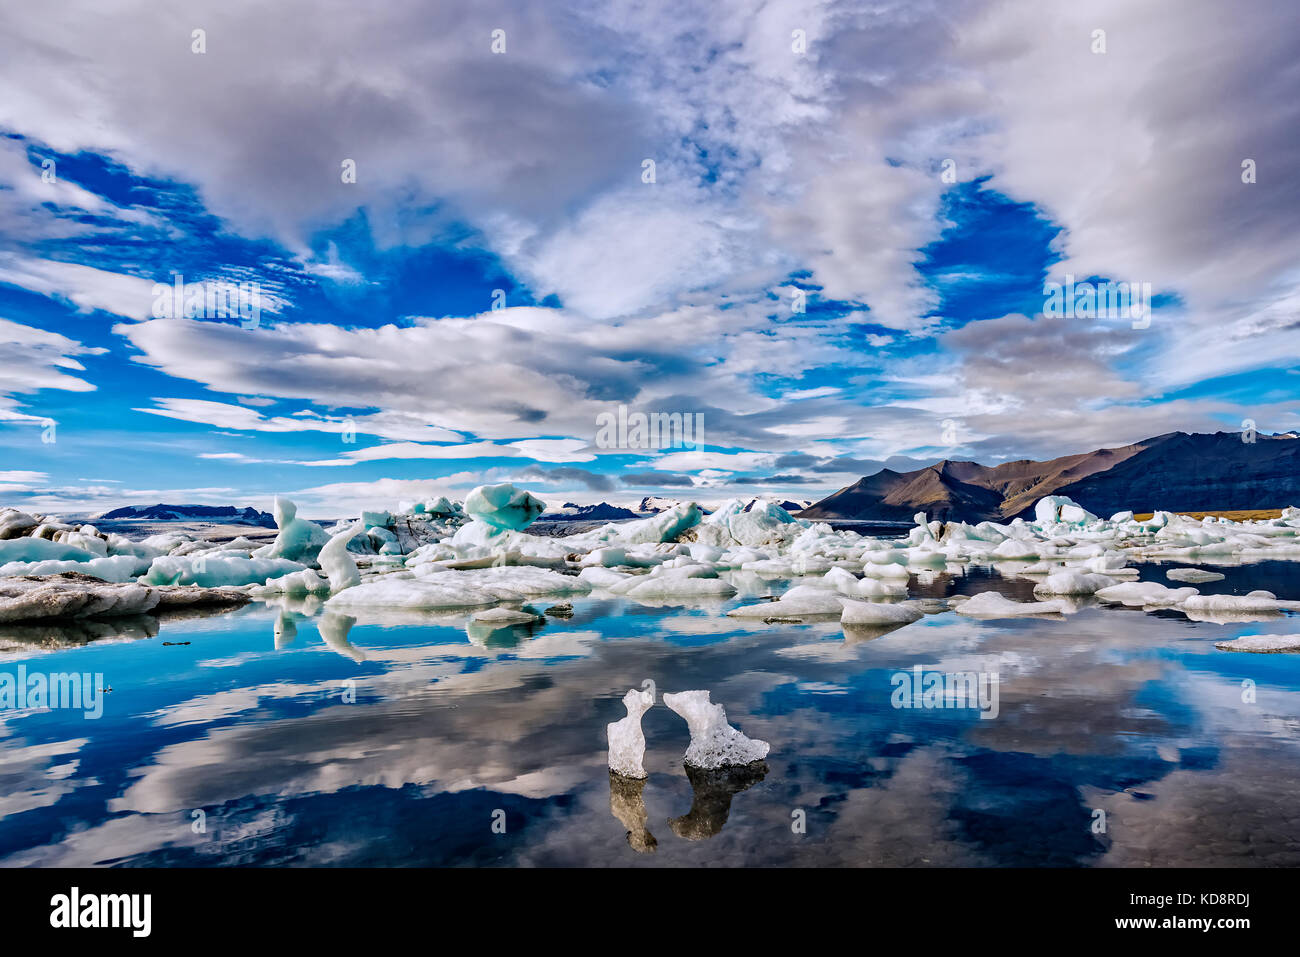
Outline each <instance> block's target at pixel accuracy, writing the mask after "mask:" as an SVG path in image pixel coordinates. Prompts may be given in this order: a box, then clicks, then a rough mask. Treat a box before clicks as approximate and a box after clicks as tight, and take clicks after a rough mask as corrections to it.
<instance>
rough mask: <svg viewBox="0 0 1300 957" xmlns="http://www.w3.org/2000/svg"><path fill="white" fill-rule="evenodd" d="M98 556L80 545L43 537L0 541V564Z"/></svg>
mask: <svg viewBox="0 0 1300 957" xmlns="http://www.w3.org/2000/svg"><path fill="white" fill-rule="evenodd" d="M97 557H99V556H97V555H95V553H93V552H91V551H88V550H87V549H85V548H81V547H80V546H77V545H73V544H69V543H65V542H51V541H49V540H48V539H44V538H11V539H9V540H8V541H0V565H7V564H8V563H9V562H88V561H90V560H91V559H92V558H97Z"/></svg>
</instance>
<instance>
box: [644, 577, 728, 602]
mask: <svg viewBox="0 0 1300 957" xmlns="http://www.w3.org/2000/svg"><path fill="white" fill-rule="evenodd" d="M620 591H621V593H622V594H624V595H626V596H627V597H628V598H730V597H731V596H732V595H734V594H736V586H735V585H733V584H731V582H729V581H725V580H723V579H721V578H716V577H715V578H707V577H703V576H693V577H686V576H678V575H646V576H641V581H639V582H637V583H636V584H634V585H633V586H632V587H631V588H625V589H620Z"/></svg>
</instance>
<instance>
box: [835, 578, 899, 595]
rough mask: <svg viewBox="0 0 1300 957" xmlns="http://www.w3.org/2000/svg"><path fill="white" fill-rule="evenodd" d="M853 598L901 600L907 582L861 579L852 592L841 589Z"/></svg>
mask: <svg viewBox="0 0 1300 957" xmlns="http://www.w3.org/2000/svg"><path fill="white" fill-rule="evenodd" d="M841 590H842V591H844V593H845V594H846V595H852V596H853V597H855V598H902V597H904V596H905V595H906V594H907V582H906V581H899V580H897V579H877V578H863V579H860V580H858V581H857V583H856V586H855V587H854V588H853V590H852V591H848V590H845V589H841Z"/></svg>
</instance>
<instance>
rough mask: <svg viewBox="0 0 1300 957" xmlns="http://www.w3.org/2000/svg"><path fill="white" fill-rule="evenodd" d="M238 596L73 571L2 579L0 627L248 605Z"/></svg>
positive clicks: (204, 589) (215, 590) (238, 593)
mask: <svg viewBox="0 0 1300 957" xmlns="http://www.w3.org/2000/svg"><path fill="white" fill-rule="evenodd" d="M248 600H249V599H248V596H247V595H244V594H242V593H241V592H236V591H229V590H226V589H212V588H187V587H181V588H153V587H149V586H147V585H140V584H136V583H135V582H129V583H119V582H105V581H100V580H99V579H97V578H91V577H89V576H87V575H81V574H77V573H75V572H69V573H64V574H61V575H51V576H48V577H39V578H38V577H19V578H7V579H0V622H10V621H34V620H40V619H49V618H104V617H110V616H119V615H140V614H144V613H146V612H151V611H154V610H155V609H158V608H179V607H184V606H188V605H230V606H239V605H244V604H247V603H248Z"/></svg>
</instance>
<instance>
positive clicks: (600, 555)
mask: <svg viewBox="0 0 1300 957" xmlns="http://www.w3.org/2000/svg"><path fill="white" fill-rule="evenodd" d="M578 564H579V565H583V566H592V565H599V566H603V567H605V568H614V567H615V566H618V565H626V564H627V549H626V548H596V549H592V550H591V551H590V552H588V553H587V554H586V555H584V556H583V557H582V561H580V562H579V563H578Z"/></svg>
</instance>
